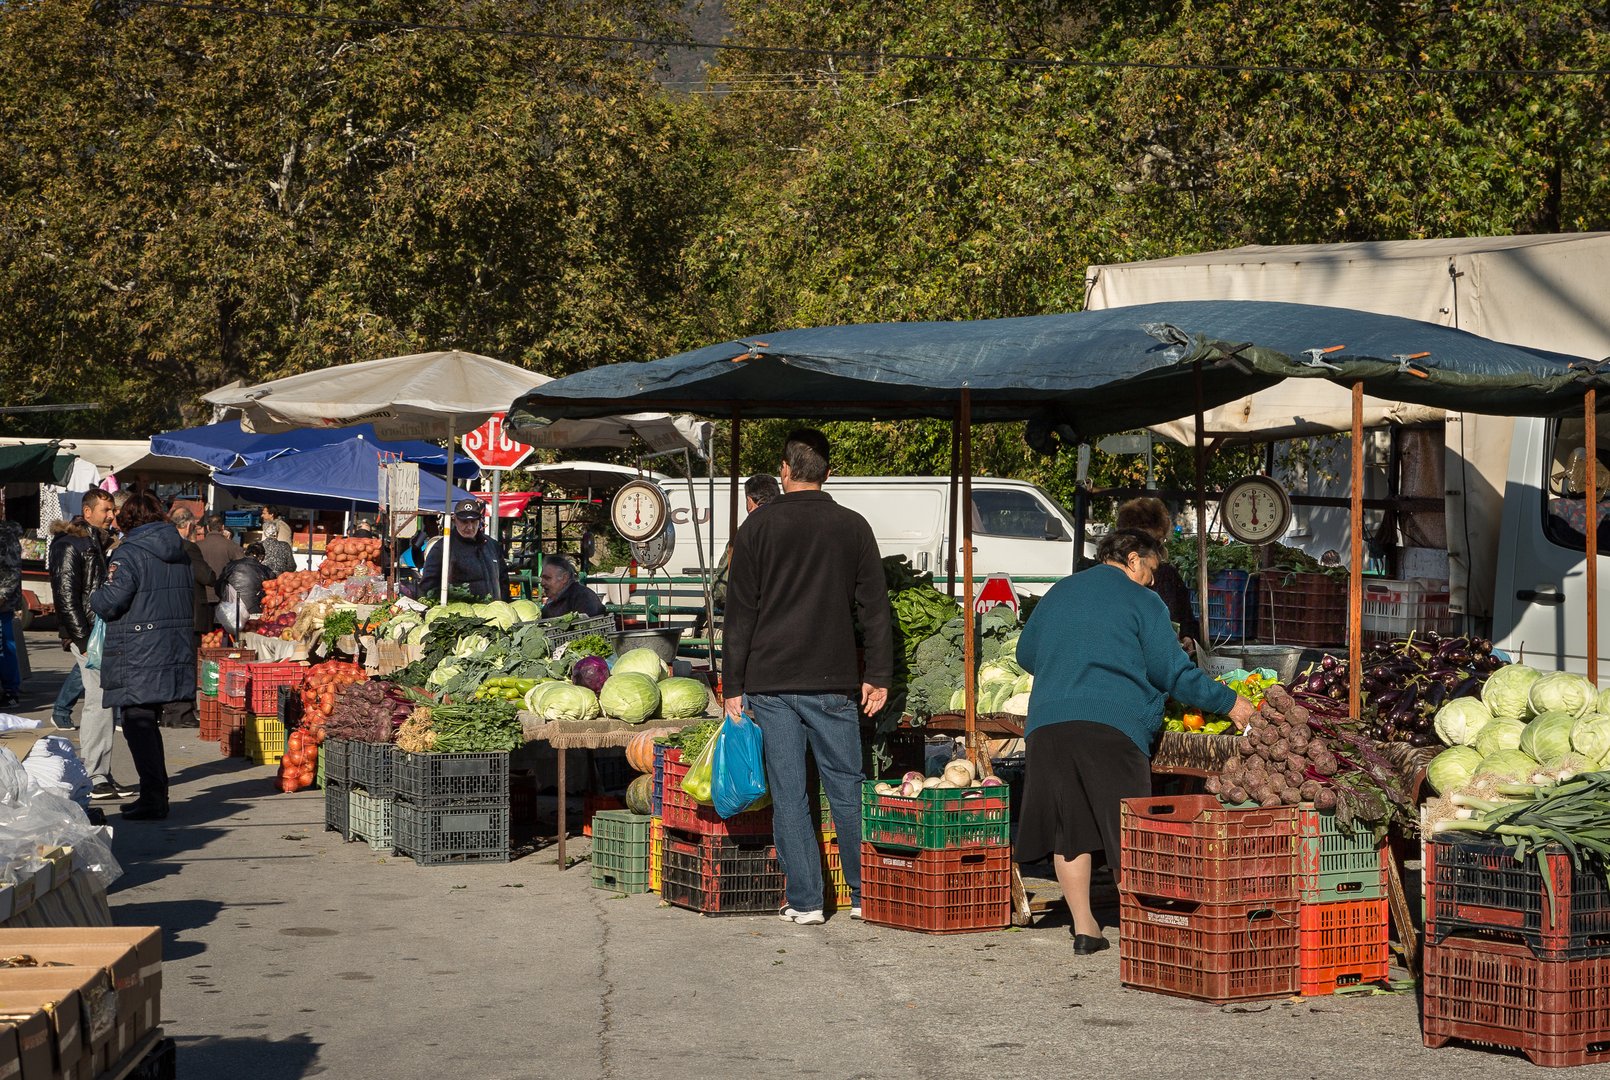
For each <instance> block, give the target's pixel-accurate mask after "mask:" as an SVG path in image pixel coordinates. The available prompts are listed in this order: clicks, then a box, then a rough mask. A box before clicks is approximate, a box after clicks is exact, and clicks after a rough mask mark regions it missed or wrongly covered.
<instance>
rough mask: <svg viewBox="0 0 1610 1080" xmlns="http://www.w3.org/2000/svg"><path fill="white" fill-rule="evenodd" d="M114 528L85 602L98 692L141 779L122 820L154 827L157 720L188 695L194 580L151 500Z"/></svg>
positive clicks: (159, 755) (160, 785) (164, 792)
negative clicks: (94, 626) (98, 633)
mask: <svg viewBox="0 0 1610 1080" xmlns="http://www.w3.org/2000/svg"><path fill="white" fill-rule="evenodd" d="M117 523H118V527H119V528H121V529H122V530H123V534H124V535H123V542H122V543H121V544H120V545H118V548H117V550H116V551H114V552H112V554H111V557H110V558H109V559H108V562H107V574H106V581H105V583H104V584H102V585H101V587H100V588H98V589H96V590H95V591H94V592H93V593H91V594H90V597H89V606H90V609H91V610H92V611H94V612H95V614H96V615H99V616H100V617H101V619H102V621H104V622H105V623H106V637H105V640H104V642H103V644H102V651H101V689H102V692H103V694H104V696H105V702H106V705H107V707H109V708H114V709H116V710H117V712H118V716H119V718H120V720H121V722H122V724H123V738H124V740H125V741H127V743H128V744H129V753H130V755H132V756H133V758H134V767H135V769H136V771H138V772H139V774H140V797H139V798H138V799H136V800H135V801H134V802H133V803H131V804H130V805H129V806H126V807H124V809H123V816H124V817H125V818H126V819H128V820H131V821H143V820H160V819H162V818H166V817H167V816H168V768H167V760H166V756H165V755H164V753H163V749H162V732H161V730H160V728H159V727H158V720H159V718H160V717H161V715H162V709H163V706H164V705H167V704H169V703H171V702H177V701H183V700H185V699H186V698H188V697H190V696H191V695H193V694H194V693H195V685H196V652H195V643H194V633H195V608H194V604H195V578H194V572H193V571H192V569H191V565H190V556H189V554H187V553H186V551H185V547H184V542H183V541H182V540H181V539H180V538H179V531H178V530H177V529H176V528H174V527H173V526H172V525H170V524H168V520H167V515H166V513H165V512H164V511H163V508H162V503H161V502H159V501H158V500H157V499H156V497H155V496H152V495H150V494H146V493H141V494H137V495H134V496H133V497H131V498H130V499H129V500H128V502H126V503H124V504H123V508H122V509H121V510H119V511H118V514H117Z"/></svg>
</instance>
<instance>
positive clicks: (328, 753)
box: [319, 739, 352, 840]
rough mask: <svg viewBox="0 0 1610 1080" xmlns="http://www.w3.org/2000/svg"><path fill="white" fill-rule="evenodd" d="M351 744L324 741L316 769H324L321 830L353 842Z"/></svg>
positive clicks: (333, 740)
mask: <svg viewBox="0 0 1610 1080" xmlns="http://www.w3.org/2000/svg"><path fill="white" fill-rule="evenodd" d="M351 747H352V743H350V742H348V741H347V740H346V739H325V740H324V745H323V746H321V747H319V768H320V769H322V770H324V827H325V829H327V830H329V831H331V832H338V833H340V834H341V839H343V840H351V839H352V796H351V791H352V765H351V752H350V751H351Z"/></svg>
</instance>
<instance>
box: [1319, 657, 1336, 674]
mask: <svg viewBox="0 0 1610 1080" xmlns="http://www.w3.org/2000/svg"><path fill="white" fill-rule="evenodd" d="M1339 663H1341V661H1339V660H1337V659H1336V657H1334V656H1332V655H1331V654H1330V653H1326V654H1325V655H1324V656H1322V657H1321V658H1320V661H1319V666H1320V667H1322V668H1324V669H1325V670H1326V671H1331V670H1333V669H1334V668H1335V667H1336V665H1337V664H1339Z"/></svg>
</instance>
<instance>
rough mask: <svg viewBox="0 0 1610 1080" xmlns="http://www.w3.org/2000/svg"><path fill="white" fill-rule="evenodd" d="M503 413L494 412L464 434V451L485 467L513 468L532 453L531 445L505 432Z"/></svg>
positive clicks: (472, 459)
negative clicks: (484, 421) (479, 424)
mask: <svg viewBox="0 0 1610 1080" xmlns="http://www.w3.org/2000/svg"><path fill="white" fill-rule="evenodd" d="M503 415H504V414H503V413H493V414H492V415H491V416H489V417H487V418H486V423H484V424H482V425H481V426H480V427H478V428H476V429H475V430H474V431H471V432H467V433H466V434H465V435H464V453H465V454H466V455H468V457H469V459H470V460H471V461H473V462H475V464H477V465H479V466H480V467H481V468H483V469H512V468H514V467H515V466H516V465H518V464H520V462H522V461H524V460H525V459H526V457H527V456H528V455H529V454H530V453H531V450H532V448H531V447H529V446H527V445H526V444H525V443H522V442H515V441H514V440H513V439H511V438H509V436H508V434H507V433H505V432H504V430H503Z"/></svg>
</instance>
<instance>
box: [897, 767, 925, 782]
mask: <svg viewBox="0 0 1610 1080" xmlns="http://www.w3.org/2000/svg"><path fill="white" fill-rule="evenodd" d="M926 779H928V778H927V777H926V776H924V775H923V774H922V773H920V772H918V771H917V770H915V769H913V770H911V771H910V772H908V773H906V775H904V776H902V777H901V778H900V782H901V783H903V784H909V783H912V782H913V781H915V782H916V783H918V784H921V783H922V782H923V781H924V780H926Z"/></svg>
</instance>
